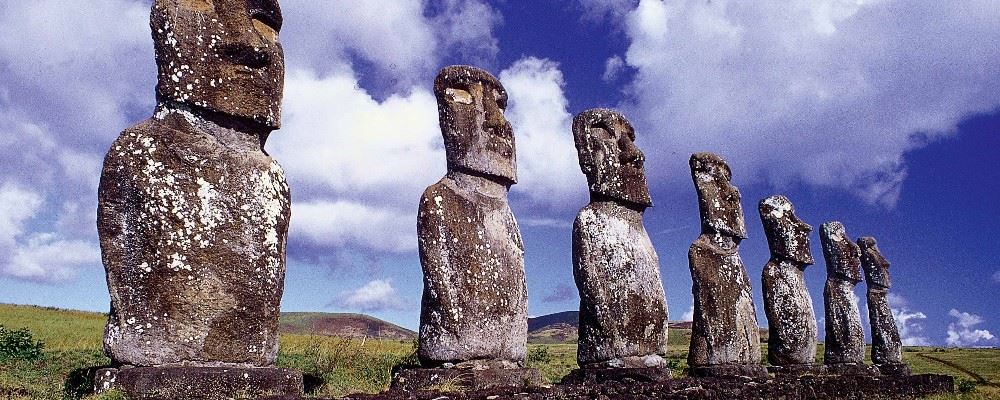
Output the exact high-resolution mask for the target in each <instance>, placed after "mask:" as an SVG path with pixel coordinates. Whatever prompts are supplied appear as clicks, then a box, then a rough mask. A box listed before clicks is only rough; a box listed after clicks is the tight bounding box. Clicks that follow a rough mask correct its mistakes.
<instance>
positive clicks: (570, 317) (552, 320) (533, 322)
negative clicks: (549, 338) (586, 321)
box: [528, 311, 580, 332]
mask: <svg viewBox="0 0 1000 400" xmlns="http://www.w3.org/2000/svg"><path fill="white" fill-rule="evenodd" d="M579 320H580V312H579V311H563V312H557V313H555V314H548V315H543V316H540V317H532V318H528V332H534V331H537V330H539V329H542V328H544V327H546V326H549V325H555V324H569V325H573V326H574V327H575V326H576V324H577V322H578V321H579Z"/></svg>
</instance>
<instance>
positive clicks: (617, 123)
mask: <svg viewBox="0 0 1000 400" xmlns="http://www.w3.org/2000/svg"><path fill="white" fill-rule="evenodd" d="M573 138H574V140H575V142H576V151H577V153H578V154H579V156H580V168H581V169H582V170H583V173H584V174H585V175H587V184H588V185H589V186H590V191H591V192H593V193H599V194H602V195H605V196H608V197H611V198H615V199H619V200H623V201H626V202H629V203H633V204H638V205H640V206H643V207H649V206H652V205H653V201H652V199H650V197H649V188H648V187H647V186H646V172H645V170H644V169H643V163H644V162H645V160H646V158H645V157H644V156H643V154H642V151H640V150H639V148H638V147H636V146H635V130H634V129H633V128H632V124H631V123H629V122H628V120H627V119H625V117H624V116H622V115H621V114H620V113H618V112H617V111H613V110H608V109H599V108H595V109H591V110H587V111H584V112H582V113H580V114H577V116H576V118H574V119H573Z"/></svg>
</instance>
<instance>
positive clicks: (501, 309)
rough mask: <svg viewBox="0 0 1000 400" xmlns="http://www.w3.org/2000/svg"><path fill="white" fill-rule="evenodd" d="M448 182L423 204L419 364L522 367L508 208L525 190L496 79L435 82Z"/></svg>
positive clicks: (517, 263) (460, 71) (518, 284)
mask: <svg viewBox="0 0 1000 400" xmlns="http://www.w3.org/2000/svg"><path fill="white" fill-rule="evenodd" d="M434 93H435V95H436V96H437V102H438V110H439V119H440V124H441V132H442V135H443V136H444V143H445V153H446V155H447V160H448V173H447V175H445V177H444V178H442V179H441V180H440V181H438V182H437V183H435V184H433V185H431V186H430V187H428V188H427V189H426V190H425V191H424V193H423V195H422V196H421V198H420V205H419V212H418V216H417V237H418V248H419V250H420V264H421V267H422V268H423V274H424V291H423V297H422V300H421V311H420V332H419V339H418V351H417V353H418V356H419V358H420V363H421V365H422V366H424V367H438V366H441V365H443V364H445V363H451V364H457V365H458V366H461V365H462V364H463V363H469V362H476V361H477V360H486V361H497V362H494V363H490V364H491V365H492V364H496V365H503V366H502V367H499V368H516V367H518V366H520V365H522V364H523V361H524V357H525V351H526V350H525V349H526V346H527V335H528V317H527V291H526V287H525V279H524V245H523V243H522V242H521V234H520V231H519V229H518V226H517V221H516V220H515V219H514V214H513V213H512V212H511V210H510V206H509V205H508V203H507V192H508V190H509V188H510V186H511V185H513V184H514V183H515V182H516V168H515V164H514V163H515V160H514V136H513V132H512V130H511V126H510V123H508V122H507V120H506V119H505V118H504V116H503V110H504V108H506V103H507V93H506V91H505V90H504V88H503V86H502V85H501V84H500V82H499V81H497V80H496V78H494V77H493V76H492V75H490V74H489V73H488V72H486V71H483V70H481V69H478V68H475V67H469V66H451V67H446V68H444V69H442V70H441V72H440V73H439V74H438V76H437V79H436V80H435V82H434Z"/></svg>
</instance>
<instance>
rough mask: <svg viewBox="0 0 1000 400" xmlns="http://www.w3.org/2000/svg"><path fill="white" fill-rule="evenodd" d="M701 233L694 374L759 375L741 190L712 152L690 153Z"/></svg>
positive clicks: (695, 263) (695, 255)
mask: <svg viewBox="0 0 1000 400" xmlns="http://www.w3.org/2000/svg"><path fill="white" fill-rule="evenodd" d="M690 164H691V176H692V178H693V179H694V184H695V188H696V189H697V191H698V206H699V207H698V208H699V211H700V214H701V227H702V228H701V230H702V234H701V236H699V237H698V239H697V240H695V242H694V244H692V245H691V249H690V251H689V252H688V261H689V266H690V268H691V279H692V281H693V286H692V293H693V295H694V321H693V323H692V329H691V347H690V351H689V352H688V365H690V366H691V371H690V373H691V374H692V375H694V376H706V375H720V376H721V375H747V376H760V375H763V374H766V369H765V368H764V367H763V366H761V365H760V332H759V330H758V327H757V316H756V314H755V310H754V304H753V295H752V294H751V292H750V279H749V278H748V276H747V272H746V268H744V267H743V261H742V260H741V259H740V255H739V242H740V241H741V240H743V239H744V238H746V227H745V226H744V222H743V208H742V206H741V205H740V192H739V189H737V188H736V186H733V185H732V183H730V182H731V179H732V173H731V171H730V169H729V166H728V165H726V162H725V161H724V160H723V159H722V158H721V157H719V156H717V155H715V154H711V153H697V154H694V155H692V156H691V160H690Z"/></svg>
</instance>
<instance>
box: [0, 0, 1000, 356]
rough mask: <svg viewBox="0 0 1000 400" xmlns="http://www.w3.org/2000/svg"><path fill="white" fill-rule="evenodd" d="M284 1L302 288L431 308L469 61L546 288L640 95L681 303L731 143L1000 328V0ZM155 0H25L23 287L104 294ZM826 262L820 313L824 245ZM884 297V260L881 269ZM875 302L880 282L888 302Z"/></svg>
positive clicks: (734, 152)
mask: <svg viewBox="0 0 1000 400" xmlns="http://www.w3.org/2000/svg"><path fill="white" fill-rule="evenodd" d="M745 3H746V2H737V1H720V0H716V1H711V2H708V1H666V2H664V1H659V0H642V1H629V0H626V1H595V0H559V1H556V0H541V1H534V2H515V1H502V0H501V1H492V2H488V1H482V0H433V1H432V0H425V1H419V0H385V1H376V0H365V1H360V0H357V1H347V0H343V1H305V0H284V1H282V7H283V11H284V14H285V24H284V28H283V31H282V33H281V37H282V42H283V45H284V48H285V52H286V63H287V66H288V73H287V76H286V90H285V99H284V121H283V122H284V126H283V128H282V129H281V130H280V131H278V132H276V133H275V134H273V135H272V136H271V139H270V140H269V142H268V144H267V148H268V150H269V152H270V153H271V154H273V155H274V156H275V157H276V158H277V159H278V160H279V162H281V163H282V165H283V166H284V167H285V169H286V173H287V175H288V178H289V181H290V183H291V187H292V193H293V211H292V223H291V233H290V238H289V253H288V256H289V266H288V275H287V279H286V289H285V297H284V300H283V308H284V309H285V310H286V311H353V312H366V313H369V314H373V315H376V316H378V317H382V318H384V319H387V320H390V321H392V322H396V323H399V324H401V325H403V326H407V327H410V328H415V327H416V325H417V320H418V314H419V309H418V307H419V300H420V290H421V286H420V285H421V283H420V268H419V263H418V259H417V255H416V237H415V221H416V217H415V212H416V207H417V199H418V198H419V195H420V193H421V191H422V190H423V188H424V187H426V186H427V185H430V184H432V183H434V182H435V181H437V180H438V179H439V178H440V176H441V175H442V174H443V173H444V167H445V161H444V150H443V147H442V143H441V136H440V132H439V130H438V126H437V112H436V105H435V103H434V99H433V96H432V94H431V92H430V90H431V84H432V81H433V78H434V75H435V74H436V72H437V70H438V69H439V68H441V67H443V66H445V65H449V64H457V63H471V64H475V65H478V66H481V67H484V68H486V69H488V70H490V71H491V72H493V73H494V74H495V75H496V76H498V77H499V78H500V80H501V81H502V82H503V84H504V85H505V86H506V88H507V89H508V91H509V92H510V106H509V108H508V110H507V118H508V119H509V120H510V121H511V122H512V124H513V126H514V130H515V135H516V140H517V152H518V168H519V173H518V176H519V179H520V181H519V183H518V184H517V185H516V186H514V187H513V189H512V192H511V203H512V208H513V209H514V212H515V214H516V216H517V218H518V220H519V222H520V224H521V230H522V234H523V236H524V239H525V246H526V269H527V276H528V288H529V312H530V314H532V315H541V314H545V313H550V312H556V311H563V310H570V309H575V308H576V306H577V302H578V298H577V295H576V289H575V286H574V284H573V280H572V266H571V258H570V237H571V232H570V225H571V223H572V220H573V218H574V216H575V213H576V211H577V210H578V209H579V208H580V207H582V206H584V205H585V204H586V201H587V192H586V184H585V179H584V177H583V174H582V173H581V172H580V169H579V166H578V164H577V160H576V153H575V149H574V148H573V142H572V135H571V133H570V121H571V119H572V116H573V115H574V114H575V113H577V112H580V111H583V110H585V109H587V108H591V107H597V106H601V107H615V108H618V109H620V110H621V111H622V112H623V113H624V114H625V115H626V116H627V117H628V118H629V119H630V120H631V121H632V122H633V124H634V125H635V126H636V134H637V137H638V140H637V143H638V145H639V146H640V148H642V150H643V151H644V152H645V153H646V156H647V165H646V168H647V176H648V177H649V184H650V188H651V192H652V195H653V200H654V203H655V204H656V205H655V207H653V208H652V209H650V210H648V211H647V213H646V228H647V230H648V231H649V233H650V236H651V239H652V241H653V243H654V245H655V246H656V248H657V251H658V253H659V255H660V259H661V265H662V276H663V281H664V285H665V288H666V292H667V296H668V303H669V307H670V315H671V319H682V318H683V316H684V314H685V313H687V312H689V309H690V306H691V294H690V293H691V292H690V287H691V281H690V274H689V272H688V269H687V248H688V246H689V245H690V243H691V241H692V240H694V239H695V238H696V237H697V235H698V229H699V228H698V227H699V224H698V213H697V203H696V198H695V193H694V189H693V186H692V184H691V182H690V176H689V172H688V170H687V165H686V164H687V159H688V156H689V155H690V153H692V152H695V151H713V152H716V153H719V154H721V155H723V156H724V157H725V158H727V159H728V160H729V162H730V165H731V166H732V169H733V174H734V181H735V183H736V184H737V185H739V186H740V187H741V189H742V192H743V199H744V202H743V206H744V209H745V211H746V215H747V226H748V228H749V233H750V238H749V239H747V240H746V241H744V242H743V245H742V249H743V250H742V254H743V260H744V262H745V264H746V265H747V268H748V270H749V273H750V275H751V280H752V282H753V283H754V292H755V295H756V297H757V306H758V310H759V311H758V318H759V320H760V322H761V324H762V325H763V324H765V323H766V319H765V318H764V314H763V310H761V307H762V301H761V300H760V286H759V281H760V273H761V268H762V267H763V265H764V263H765V262H766V261H767V258H768V254H767V246H766V241H765V240H764V237H763V233H762V229H761V226H760V220H759V218H758V216H757V214H756V203H757V201H758V200H759V199H761V198H764V197H766V196H768V195H771V194H775V193H780V194H784V195H786V196H788V197H789V198H790V199H791V200H792V202H793V203H794V204H795V206H796V208H797V210H798V213H799V215H800V216H801V217H802V218H803V219H804V220H805V221H806V222H809V223H810V224H812V225H813V226H814V227H817V228H818V226H819V225H820V224H821V223H823V222H826V221H829V220H840V221H842V222H844V224H845V225H846V227H847V231H848V233H849V234H850V235H852V236H854V237H857V236H860V235H873V236H876V237H877V238H878V240H879V246H880V247H881V249H882V250H883V252H884V253H885V255H886V257H887V258H888V259H889V260H890V261H891V262H892V269H891V271H892V276H893V283H894V287H893V296H892V306H893V309H894V312H895V313H896V315H897V319H898V321H899V323H900V324H901V330H902V333H903V336H904V338H906V340H907V342H908V343H912V344H923V343H929V344H939V345H961V346H976V345H994V346H995V345H998V344H1000V339H998V338H996V337H994V334H1000V307H998V296H997V293H998V289H1000V246H998V245H997V244H996V241H995V237H997V236H998V231H997V230H998V228H997V227H998V226H1000V212H998V211H997V209H996V208H995V207H996V201H997V199H1000V185H998V184H997V182H1000V172H998V168H997V166H998V165H1000V151H998V150H1000V136H998V131H1000V70H998V69H997V68H996V60H1000V46H998V45H997V44H998V43H1000V25H997V24H996V21H998V20H1000V8H997V7H996V4H995V3H994V2H992V1H988V0H980V1H965V2H939V1H932V0H915V1H901V0H876V1H837V0H821V1H793V2H786V1H777V0H774V1H772V0H765V1H759V2H754V3H753V5H752V6H750V5H749V4H745ZM148 13H149V2H148V1H142V0H91V1H88V2H75V1H68V0H37V1H32V2H21V1H7V2H3V3H0V154H3V160H4V162H3V163H2V164H0V302H8V303H23V304H38V305H46V306H58V307H67V308H78V309H87V310H95V311H106V309H107V307H108V295H107V289H106V286H105V283H104V273H103V269H102V267H101V263H100V251H99V248H98V241H97V237H96V228H95V223H94V221H95V209H96V188H97V180H98V177H99V172H100V165H101V160H102V157H103V155H104V152H105V151H106V150H107V148H108V146H109V145H110V143H111V142H112V141H113V140H114V138H115V137H116V135H117V134H118V132H120V131H121V130H122V129H124V128H125V127H127V126H129V125H131V124H134V123H136V122H138V121H141V120H142V119H145V118H148V117H149V116H150V115H151V114H152V107H153V101H154V99H153V85H154V83H155V67H154V63H153V58H152V43H151V39H150V34H149V27H148ZM818 242H819V240H818V238H816V237H815V236H814V237H813V251H814V254H815V255H816V256H817V265H815V266H812V267H810V268H809V269H808V270H807V271H806V280H807V283H808V286H809V288H810V290H811V294H812V296H813V300H814V304H815V305H816V307H817V310H816V311H817V315H818V316H819V317H822V314H823V312H822V306H821V305H822V285H823V281H824V279H825V267H824V263H823V261H822V256H821V252H820V248H819V246H818ZM857 293H858V295H859V297H861V298H862V299H863V298H864V285H863V284H862V285H859V287H858V289H857ZM862 310H864V308H862Z"/></svg>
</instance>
